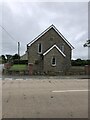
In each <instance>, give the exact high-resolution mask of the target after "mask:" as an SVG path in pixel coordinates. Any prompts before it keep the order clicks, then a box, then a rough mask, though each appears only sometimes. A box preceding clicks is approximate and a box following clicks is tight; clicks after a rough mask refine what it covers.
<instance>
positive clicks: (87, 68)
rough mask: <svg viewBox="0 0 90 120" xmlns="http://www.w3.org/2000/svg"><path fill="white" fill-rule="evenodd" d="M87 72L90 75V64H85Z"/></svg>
mask: <svg viewBox="0 0 90 120" xmlns="http://www.w3.org/2000/svg"><path fill="white" fill-rule="evenodd" d="M85 74H86V75H90V65H85Z"/></svg>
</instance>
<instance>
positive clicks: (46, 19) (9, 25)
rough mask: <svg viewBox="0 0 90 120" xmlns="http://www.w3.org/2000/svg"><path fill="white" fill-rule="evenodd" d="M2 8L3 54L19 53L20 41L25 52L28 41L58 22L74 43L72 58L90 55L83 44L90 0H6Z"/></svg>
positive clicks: (57, 24) (21, 51)
mask: <svg viewBox="0 0 90 120" xmlns="http://www.w3.org/2000/svg"><path fill="white" fill-rule="evenodd" d="M0 8H2V9H0V14H1V15H2V19H1V17H0V34H2V52H0V55H1V54H4V55H5V54H12V55H13V54H15V53H17V42H18V41H19V42H20V54H21V55H22V54H24V53H25V51H26V49H27V48H26V46H27V44H28V43H29V42H30V41H31V40H33V39H34V38H35V37H37V36H38V35H39V34H40V33H41V32H42V31H44V30H45V29H46V28H48V27H49V26H50V25H51V24H54V25H55V26H56V28H57V29H58V30H59V31H60V32H61V33H62V34H63V35H64V37H65V38H66V39H67V40H68V41H69V42H70V43H71V44H72V45H73V46H74V48H75V49H74V50H73V53H72V59H77V58H81V59H87V58H88V49H87V48H84V47H83V44H84V43H85V42H86V40H87V39H88V2H21V1H18V2H2V3H0ZM1 27H3V28H1ZM5 30H6V31H5ZM7 32H8V33H7ZM0 43H1V41H0Z"/></svg>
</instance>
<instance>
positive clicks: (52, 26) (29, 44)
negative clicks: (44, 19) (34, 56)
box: [27, 24, 74, 49]
mask: <svg viewBox="0 0 90 120" xmlns="http://www.w3.org/2000/svg"><path fill="white" fill-rule="evenodd" d="M51 28H53V29H54V30H55V31H56V32H57V33H58V34H59V36H61V37H62V39H63V40H64V41H65V42H66V43H67V44H68V45H69V46H70V47H71V49H74V47H73V46H72V45H71V44H70V43H69V42H68V41H67V39H66V38H65V37H64V36H63V35H62V34H61V33H60V32H59V30H58V29H57V28H56V27H55V26H54V25H53V24H52V25H51V26H50V27H48V28H47V29H46V30H45V31H43V32H42V33H41V34H40V35H38V36H37V37H36V38H35V39H34V40H32V41H31V42H30V43H28V44H27V45H28V46H31V44H33V43H34V42H35V41H37V40H38V39H39V38H40V37H41V36H43V35H44V34H45V33H46V32H47V31H48V30H50V29H51Z"/></svg>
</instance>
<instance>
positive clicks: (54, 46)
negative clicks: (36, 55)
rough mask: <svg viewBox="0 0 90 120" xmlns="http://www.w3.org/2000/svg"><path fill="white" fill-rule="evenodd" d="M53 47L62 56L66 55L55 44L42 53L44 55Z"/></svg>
mask: <svg viewBox="0 0 90 120" xmlns="http://www.w3.org/2000/svg"><path fill="white" fill-rule="evenodd" d="M53 48H56V49H57V50H58V51H59V52H60V53H61V54H62V55H63V56H64V57H66V55H65V54H64V53H63V52H62V51H61V50H60V49H59V47H58V46H57V45H53V46H52V47H51V48H49V49H48V50H47V51H46V52H45V53H43V55H44V56H45V55H46V54H48V53H49V52H50V51H51V50H52V49H53Z"/></svg>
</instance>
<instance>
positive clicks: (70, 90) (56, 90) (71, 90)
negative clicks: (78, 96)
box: [52, 90, 89, 92]
mask: <svg viewBox="0 0 90 120" xmlns="http://www.w3.org/2000/svg"><path fill="white" fill-rule="evenodd" d="M88 91H89V90H56V91H52V92H88Z"/></svg>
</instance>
